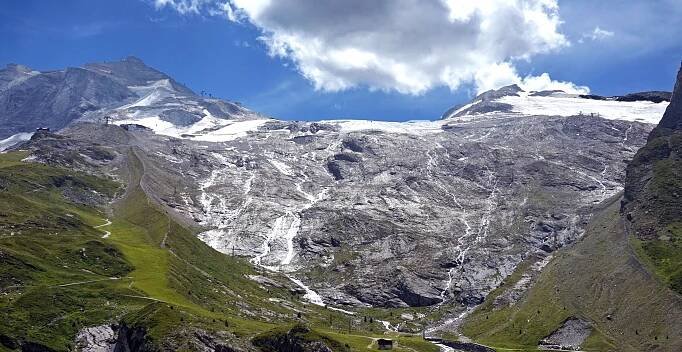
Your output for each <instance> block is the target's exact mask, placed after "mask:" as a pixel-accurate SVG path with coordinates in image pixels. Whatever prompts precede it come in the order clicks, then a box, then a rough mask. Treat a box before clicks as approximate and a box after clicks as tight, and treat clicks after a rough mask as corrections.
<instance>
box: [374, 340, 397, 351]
mask: <svg viewBox="0 0 682 352" xmlns="http://www.w3.org/2000/svg"><path fill="white" fill-rule="evenodd" d="M377 345H379V349H380V350H392V349H393V340H391V339H379V340H377Z"/></svg>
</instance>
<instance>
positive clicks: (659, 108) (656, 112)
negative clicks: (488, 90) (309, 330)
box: [495, 92, 669, 124]
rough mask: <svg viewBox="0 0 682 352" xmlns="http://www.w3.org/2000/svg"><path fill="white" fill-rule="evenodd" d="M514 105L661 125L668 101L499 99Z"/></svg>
mask: <svg viewBox="0 0 682 352" xmlns="http://www.w3.org/2000/svg"><path fill="white" fill-rule="evenodd" d="M495 101H496V102H499V103H506V104H510V105H512V111H513V112H516V113H520V114H523V115H547V116H574V115H579V114H581V113H582V114H583V115H587V116H590V114H594V116H595V117H596V116H597V115H598V116H599V117H602V118H605V119H607V120H625V121H639V122H644V123H650V124H658V122H659V121H660V120H661V117H662V116H663V113H664V112H665V109H666V108H667V107H668V104H669V103H668V102H666V101H664V102H660V103H654V102H650V101H632V102H630V101H616V100H595V99H585V98H580V97H574V96H532V95H529V94H528V93H526V92H519V96H505V97H502V98H499V99H496V100H495Z"/></svg>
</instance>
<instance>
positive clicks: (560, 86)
mask: <svg viewBox="0 0 682 352" xmlns="http://www.w3.org/2000/svg"><path fill="white" fill-rule="evenodd" d="M474 80H475V84H476V88H477V93H479V94H480V93H482V92H485V91H487V90H490V89H496V88H499V87H503V86H508V85H511V84H517V85H518V86H519V87H521V88H522V89H523V90H525V91H528V92H530V91H542V90H563V91H564V92H566V93H571V94H588V93H589V92H590V89H589V88H588V87H585V86H578V85H576V84H574V83H572V82H563V81H555V80H552V79H551V78H550V76H549V74H548V73H543V74H541V75H539V76H531V75H529V76H525V77H521V76H520V75H519V74H518V73H517V72H516V69H515V68H514V67H513V66H512V65H511V64H509V63H508V62H504V63H501V64H493V65H490V66H487V67H484V68H481V69H480V70H479V71H478V72H477V73H476V75H475V78H474Z"/></svg>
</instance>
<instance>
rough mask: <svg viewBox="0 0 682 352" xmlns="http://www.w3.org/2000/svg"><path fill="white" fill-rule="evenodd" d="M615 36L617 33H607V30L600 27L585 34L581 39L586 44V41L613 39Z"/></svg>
mask: <svg viewBox="0 0 682 352" xmlns="http://www.w3.org/2000/svg"><path fill="white" fill-rule="evenodd" d="M615 34H616V33H614V32H612V31H607V30H605V29H601V28H599V26H596V27H594V29H593V30H592V31H591V32H589V33H584V34H583V36H582V38H580V42H581V43H582V42H584V40H585V39H591V40H604V39H607V38H611V37H613V36H614V35H615Z"/></svg>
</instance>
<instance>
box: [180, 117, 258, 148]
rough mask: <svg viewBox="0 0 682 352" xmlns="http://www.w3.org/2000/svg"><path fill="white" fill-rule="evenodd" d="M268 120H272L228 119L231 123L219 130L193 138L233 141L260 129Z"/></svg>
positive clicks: (206, 140)
mask: <svg viewBox="0 0 682 352" xmlns="http://www.w3.org/2000/svg"><path fill="white" fill-rule="evenodd" d="M268 121H272V120H270V119H258V120H247V121H234V122H232V121H229V120H228V121H227V122H228V123H230V124H228V125H227V126H225V127H222V128H220V129H219V130H217V131H213V132H209V133H206V134H203V135H198V136H195V137H194V138H193V139H194V140H198V141H205V142H226V141H231V140H235V139H237V138H240V137H245V136H246V135H247V134H248V132H251V131H256V130H258V128H259V127H261V126H263V125H264V124H265V123H266V122H268Z"/></svg>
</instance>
